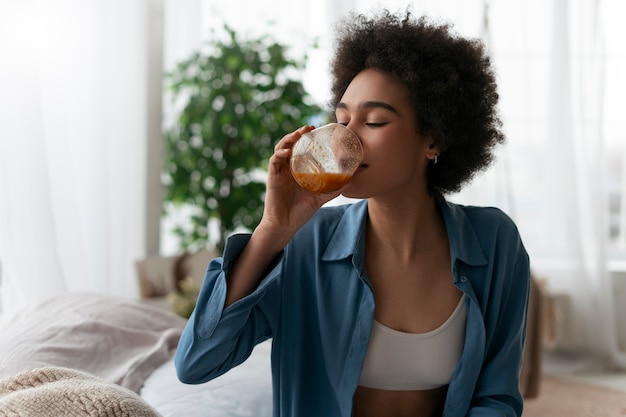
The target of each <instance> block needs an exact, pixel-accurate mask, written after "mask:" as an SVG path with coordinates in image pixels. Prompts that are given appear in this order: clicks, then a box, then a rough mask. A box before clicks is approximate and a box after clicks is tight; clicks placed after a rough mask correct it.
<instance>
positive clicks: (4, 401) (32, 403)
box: [0, 367, 160, 417]
mask: <svg viewBox="0 0 626 417" xmlns="http://www.w3.org/2000/svg"><path fill="white" fill-rule="evenodd" d="M48 416H50V417H59V416H69V417H79V416H80V417H86V416H94V417H160V416H159V414H158V413H157V412H156V411H155V410H154V409H153V408H152V407H151V406H150V405H148V403H146V402H145V401H144V400H142V399H141V397H139V395H137V394H136V393H134V392H133V391H131V390H129V389H126V388H123V387H121V386H119V385H116V384H113V383H109V382H105V381H104V380H102V379H100V378H98V377H95V376H92V375H89V374H86V373H83V372H78V371H75V370H72V369H67V368H60V367H44V368H37V369H32V370H29V371H24V372H20V373H18V374H16V375H14V376H10V377H7V378H4V379H2V380H0V417H48Z"/></svg>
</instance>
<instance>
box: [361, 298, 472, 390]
mask: <svg viewBox="0 0 626 417" xmlns="http://www.w3.org/2000/svg"><path fill="white" fill-rule="evenodd" d="M466 317H467V311H466V304H465V295H463V296H461V300H460V301H459V304H458V305H457V307H456V309H455V310H454V312H453V313H452V315H451V316H450V317H449V318H448V320H446V322H445V323H443V324H442V325H441V326H439V327H438V328H437V329H435V330H432V331H430V332H426V333H404V332H400V331H397V330H394V329H390V328H389V327H386V326H385V325H383V324H381V323H379V322H377V321H374V325H373V327H372V335H371V337H370V341H369V346H368V348H367V353H366V355H365V362H364V363H363V369H362V370H361V378H360V380H359V385H361V386H363V387H369V388H376V389H383V390H392V391H408V390H411V391H413V390H427V389H433V388H438V387H442V386H444V385H447V384H449V383H450V380H451V379H452V374H453V373H454V369H455V368H456V365H457V362H458V361H459V358H460V357H461V352H462V351H463V343H464V341H465V321H466Z"/></svg>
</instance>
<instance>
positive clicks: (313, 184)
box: [293, 172, 351, 193]
mask: <svg viewBox="0 0 626 417" xmlns="http://www.w3.org/2000/svg"><path fill="white" fill-rule="evenodd" d="M293 177H294V178H295V179H296V181H297V182H298V184H300V186H301V187H302V188H304V189H305V190H309V191H313V192H315V193H331V192H333V191H337V190H339V189H341V188H342V187H343V186H344V185H346V184H347V183H348V181H350V177H351V176H350V175H349V174H334V173H328V172H321V173H309V172H294V173H293Z"/></svg>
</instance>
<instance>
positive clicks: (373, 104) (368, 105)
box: [337, 101, 400, 115]
mask: <svg viewBox="0 0 626 417" xmlns="http://www.w3.org/2000/svg"><path fill="white" fill-rule="evenodd" d="M359 108H360V109H375V108H382V109H385V110H389V111H390V112H393V113H395V114H398V115H399V114H400V113H398V110H396V108H395V107H393V106H392V105H390V104H387V103H385V102H384V101H366V102H364V103H361V104H359ZM337 109H346V110H347V109H348V106H347V105H346V103H344V102H340V103H338V104H337Z"/></svg>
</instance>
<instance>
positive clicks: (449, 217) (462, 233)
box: [322, 196, 488, 266]
mask: <svg viewBox="0 0 626 417" xmlns="http://www.w3.org/2000/svg"><path fill="white" fill-rule="evenodd" d="M437 203H438V205H439V209H440V210H441V213H442V215H443V219H444V223H445V225H446V229H447V232H448V239H449V241H450V256H451V257H452V260H453V261H454V260H455V259H459V260H460V261H462V262H464V263H465V264H467V265H476V266H479V265H486V264H487V263H488V260H487V256H486V255H485V253H484V251H483V248H482V246H481V244H480V240H479V239H478V236H477V235H476V231H475V230H474V228H473V227H472V224H471V222H470V220H469V219H468V218H467V215H466V213H465V210H464V208H463V206H459V205H457V204H454V203H450V202H448V201H446V200H445V199H444V198H443V197H441V196H440V197H437ZM366 216H367V200H362V201H359V202H356V203H353V204H351V205H350V207H348V208H347V209H346V212H345V213H344V215H343V217H342V218H341V221H340V222H339V224H338V225H337V228H336V229H335V232H334V233H333V236H332V238H331V239H330V242H329V244H328V246H327V247H326V250H325V251H324V253H323V255H322V260H324V261H332V260H338V259H344V258H347V257H349V256H355V257H358V258H362V257H363V247H364V246H363V242H364V240H365V219H366Z"/></svg>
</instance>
